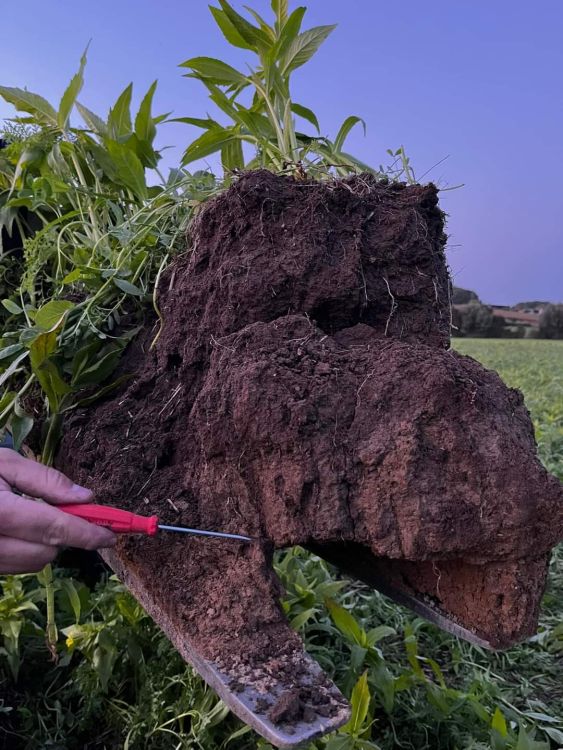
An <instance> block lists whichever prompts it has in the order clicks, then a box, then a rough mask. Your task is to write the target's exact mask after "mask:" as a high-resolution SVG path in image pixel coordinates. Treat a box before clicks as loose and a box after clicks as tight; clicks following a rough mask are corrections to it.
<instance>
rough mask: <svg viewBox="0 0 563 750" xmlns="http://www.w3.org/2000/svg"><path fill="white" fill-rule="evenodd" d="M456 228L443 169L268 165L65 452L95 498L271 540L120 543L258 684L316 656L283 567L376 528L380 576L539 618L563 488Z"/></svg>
mask: <svg viewBox="0 0 563 750" xmlns="http://www.w3.org/2000/svg"><path fill="white" fill-rule="evenodd" d="M444 242H445V236H444V233H443V215H442V213H441V211H440V210H439V208H438V205H437V191H436V189H435V188H434V187H433V186H432V185H428V186H409V187H406V186H404V185H388V184H382V183H378V182H377V181H376V180H375V179H374V178H373V177H370V176H366V175H362V176H359V177H353V178H349V179H346V180H342V181H334V182H327V183H322V184H321V183H316V182H310V181H305V182H298V181H294V180H292V179H291V178H286V177H277V176H274V175H272V174H270V173H268V172H255V173H249V174H248V175H245V176H243V177H242V178H241V179H240V180H239V181H238V182H237V183H236V184H234V185H233V186H232V187H231V188H230V189H229V190H228V191H226V192H225V193H223V194H222V195H220V196H219V197H217V198H216V199H214V200H212V201H210V202H209V203H208V204H207V206H206V207H205V208H204V209H203V210H202V211H201V213H200V214H199V217H198V219H197V221H196V222H195V223H194V225H193V226H192V230H191V237H190V246H191V247H192V248H193V249H192V250H191V252H190V253H186V255H184V256H183V257H181V258H179V259H178V260H177V261H176V262H175V263H174V264H173V265H172V266H171V267H170V269H169V270H168V271H167V273H166V274H165V276H164V278H163V279H162V281H161V283H160V289H159V300H158V304H159V308H160V310H161V311H162V315H163V318H164V325H163V328H162V331H161V334H160V336H159V338H158V342H157V344H156V346H155V347H154V348H153V349H149V345H150V342H151V340H152V338H153V337H154V330H151V331H148V332H147V334H146V336H145V338H144V339H141V341H140V343H139V344H137V345H136V346H135V347H133V348H132V349H131V351H130V353H129V356H128V359H126V361H125V363H124V371H130V372H133V373H134V375H135V377H134V378H133V380H132V381H130V383H129V384H128V385H127V387H126V388H125V389H124V390H123V391H122V392H120V393H119V395H117V396H115V397H113V398H110V399H108V400H106V401H105V402H103V403H101V404H99V405H98V406H96V407H94V408H92V409H91V410H89V411H88V412H83V413H81V414H77V415H76V416H75V417H74V419H73V420H72V421H71V422H70V425H69V427H68V430H67V432H66V434H65V437H64V440H63V444H62V448H61V451H60V453H59V457H58V466H59V467H60V468H61V469H63V470H65V471H67V472H68V473H69V474H70V475H71V476H72V477H73V478H74V479H75V480H76V481H79V482H81V483H83V484H86V485H87V486H90V487H92V488H93V489H94V490H95V492H96V499H97V501H99V502H105V503H109V504H113V505H119V506H121V507H125V508H128V509H130V510H133V511H136V512H140V513H144V514H149V513H157V514H158V515H159V516H160V518H161V520H162V522H164V523H170V524H178V525H180V524H185V525H189V526H196V527H200V528H204V529H217V530H223V531H230V532H233V533H242V534H245V535H248V536H253V537H254V536H256V537H263V538H265V539H268V540H270V541H269V542H264V543H253V544H241V543H238V542H225V541H219V540H209V539H201V538H195V537H194V538H190V537H185V536H181V537H178V536H174V535H172V534H165V533H162V534H160V535H159V536H158V537H156V538H153V539H147V538H127V539H124V540H122V541H121V542H120V545H119V548H118V554H119V556H120V558H121V559H122V561H124V563H125V564H126V565H128V566H130V567H131V568H135V569H136V570H138V571H139V572H140V574H141V573H142V575H143V577H144V578H145V579H146V580H147V582H150V584H148V585H150V586H153V589H154V597H155V600H156V601H158V602H160V603H161V607H162V608H163V609H164V610H165V611H166V612H167V613H169V614H170V616H171V617H173V619H174V620H175V621H176V622H178V623H180V624H181V626H182V628H183V629H184V631H185V633H186V636H187V637H188V638H189V639H190V642H192V643H193V644H194V647H195V648H197V649H198V650H199V652H200V653H201V654H202V655H203V656H206V657H208V658H211V659H215V660H220V662H221V663H222V665H223V667H224V668H225V669H233V670H234V671H233V672H232V675H233V679H234V680H236V681H237V683H238V682H240V683H243V684H244V678H245V677H248V676H250V677H252V680H254V681H256V680H258V681H260V680H262V681H263V682H264V691H265V693H267V692H268V686H267V679H268V677H269V675H268V670H273V671H272V673H271V675H270V678H272V675H273V676H274V677H275V679H276V680H277V679H279V676H280V664H281V665H284V664H285V667H284V668H287V670H288V672H287V683H288V689H289V690H291V687H292V680H293V679H294V677H295V675H298V674H299V668H300V662H299V659H298V658H295V655H299V654H300V653H302V643H301V640H300V638H299V637H298V635H297V634H296V633H294V632H293V631H292V630H291V628H290V627H289V625H288V624H287V622H286V620H285V618H284V616H283V613H282V611H281V608H280V606H279V598H280V596H281V595H282V593H283V592H282V590H281V587H280V584H279V582H278V580H277V578H276V577H275V574H274V572H273V570H272V553H273V550H274V548H281V547H286V546H288V545H292V544H303V545H308V544H309V545H313V544H314V545H320V546H321V547H322V545H337V546H338V545H344V544H350V545H355V546H354V549H355V550H357V551H358V561H359V560H360V559H361V561H362V563H361V565H359V564H358V565H356V566H355V567H356V568H357V572H358V575H359V576H360V577H362V571H364V574H365V575H364V576H363V577H364V578H365V579H366V580H369V578H370V576H369V574H368V573H366V571H368V570H369V568H370V566H382V569H384V572H385V575H386V576H387V577H388V578H389V579H393V581H394V582H395V583H396V584H397V585H398V586H399V587H403V588H404V589H405V590H409V591H415V592H418V593H420V594H423V595H426V596H431V597H434V598H436V599H437V600H439V601H440V603H441V606H442V607H443V608H444V609H445V610H447V611H448V612H450V613H451V614H452V615H453V616H454V617H456V618H457V619H458V620H459V621H460V622H461V623H462V624H463V625H464V626H465V627H467V628H468V629H470V630H475V631H476V632H478V633H479V634H481V635H482V636H483V637H485V638H487V639H488V640H490V641H491V642H492V643H493V644H494V645H498V646H502V645H508V644H509V643H513V642H515V641H517V640H519V639H521V638H524V637H526V636H528V635H530V634H531V633H532V632H533V631H534V629H535V627H536V619H537V612H538V606H539V601H540V598H541V593H542V591H543V587H544V583H545V573H546V566H547V560H548V557H549V552H550V549H551V547H553V546H554V544H555V543H556V542H557V541H558V540H559V539H561V537H563V500H562V492H561V486H560V484H559V483H558V482H557V480H555V479H554V478H553V477H551V476H549V475H548V474H547V472H546V471H545V469H544V468H543V467H542V466H541V464H540V463H539V461H538V459H537V456H536V451H535V443H534V435H533V428H532V425H531V422H530V418H529V415H528V412H527V411H526V409H525V407H524V405H523V401H522V397H521V395H520V393H519V392H517V391H514V390H511V389H509V388H507V387H506V386H505V385H504V384H503V383H502V381H501V380H500V378H499V377H498V376H497V375H496V374H495V373H494V372H491V371H488V370H485V369H484V368H483V367H482V366H481V365H479V364H478V363H477V362H475V361H474V360H472V359H470V358H468V357H462V356H460V355H457V354H456V353H454V352H452V351H449V350H447V347H448V344H449V321H450V312H449V291H448V290H449V279H448V273H447V268H446V264H445V258H444ZM284 659H285V660H286V661H285V662H284ZM276 660H277V661H279V664H278V665H277V666H276V667H272V664H273V663H274V662H276ZM265 665H267V666H265ZM281 671H282V672H283V670H281ZM327 691H328V688H327ZM328 703H329V704H330V701H328ZM318 709H319V706H317V707H316V709H315V710H318ZM321 709H322V707H321ZM322 710H325V709H322ZM326 710H329V711H330V710H331V709H330V708H329V709H326Z"/></svg>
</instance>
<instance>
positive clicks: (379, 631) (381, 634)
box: [367, 625, 397, 646]
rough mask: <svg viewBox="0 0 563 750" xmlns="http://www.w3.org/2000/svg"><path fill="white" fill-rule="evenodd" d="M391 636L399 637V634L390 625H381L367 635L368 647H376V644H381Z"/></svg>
mask: <svg viewBox="0 0 563 750" xmlns="http://www.w3.org/2000/svg"><path fill="white" fill-rule="evenodd" d="M390 635H397V632H396V630H395V629H394V628H390V627H389V626H388V625H379V626H378V627H377V628H372V629H371V630H369V631H368V634H367V642H368V645H369V646H375V644H376V643H379V641H381V640H383V638H388V637H389V636H390Z"/></svg>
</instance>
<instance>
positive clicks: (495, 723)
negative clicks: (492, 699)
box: [491, 706, 508, 737]
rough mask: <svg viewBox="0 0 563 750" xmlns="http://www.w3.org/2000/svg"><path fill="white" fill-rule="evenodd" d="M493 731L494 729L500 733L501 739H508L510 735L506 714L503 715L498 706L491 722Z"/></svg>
mask: <svg viewBox="0 0 563 750" xmlns="http://www.w3.org/2000/svg"><path fill="white" fill-rule="evenodd" d="M491 729H494V730H495V731H496V732H498V733H499V734H500V736H501V737H506V736H507V735H508V727H507V726H506V719H505V718H504V714H503V713H502V711H501V710H500V708H499V707H498V706H497V708H496V710H495V712H494V714H493V718H492V720H491Z"/></svg>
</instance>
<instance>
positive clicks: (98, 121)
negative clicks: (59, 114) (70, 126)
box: [76, 102, 108, 136]
mask: <svg viewBox="0 0 563 750" xmlns="http://www.w3.org/2000/svg"><path fill="white" fill-rule="evenodd" d="M76 109H77V110H78V111H79V112H80V116H81V117H82V119H83V120H84V123H85V124H86V127H87V128H89V129H90V130H93V131H94V133H96V134H97V135H100V136H105V135H107V132H108V127H107V125H106V123H105V122H104V121H103V120H102V118H101V117H98V115H97V114H95V113H94V112H92V111H90V110H89V109H88V108H87V107H85V106H84V105H83V104H80V102H76Z"/></svg>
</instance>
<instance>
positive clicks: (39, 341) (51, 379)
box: [29, 331, 71, 413]
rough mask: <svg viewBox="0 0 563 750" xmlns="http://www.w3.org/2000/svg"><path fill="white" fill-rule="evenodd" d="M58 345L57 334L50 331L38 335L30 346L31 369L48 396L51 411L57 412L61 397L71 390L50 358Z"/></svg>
mask: <svg viewBox="0 0 563 750" xmlns="http://www.w3.org/2000/svg"><path fill="white" fill-rule="evenodd" d="M56 346H57V334H56V333H55V332H54V331H49V332H48V333H43V334H41V335H40V336H37V338H36V339H35V340H34V341H33V342H32V343H31V345H30V347H29V352H30V361H31V369H32V371H33V373H34V375H35V377H36V378H37V380H38V381H39V384H40V385H41V388H42V389H43V392H44V393H45V395H46V396H47V399H48V401H49V407H50V409H51V411H52V412H55V413H56V412H58V411H59V406H60V397H61V396H64V395H65V394H67V393H70V390H71V389H70V387H69V386H68V385H67V384H66V383H65V382H64V380H63V379H62V376H61V374H60V372H59V370H58V368H57V366H56V365H55V363H54V362H53V361H51V360H50V359H49V357H50V355H51V354H53V352H54V351H55V349H56Z"/></svg>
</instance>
